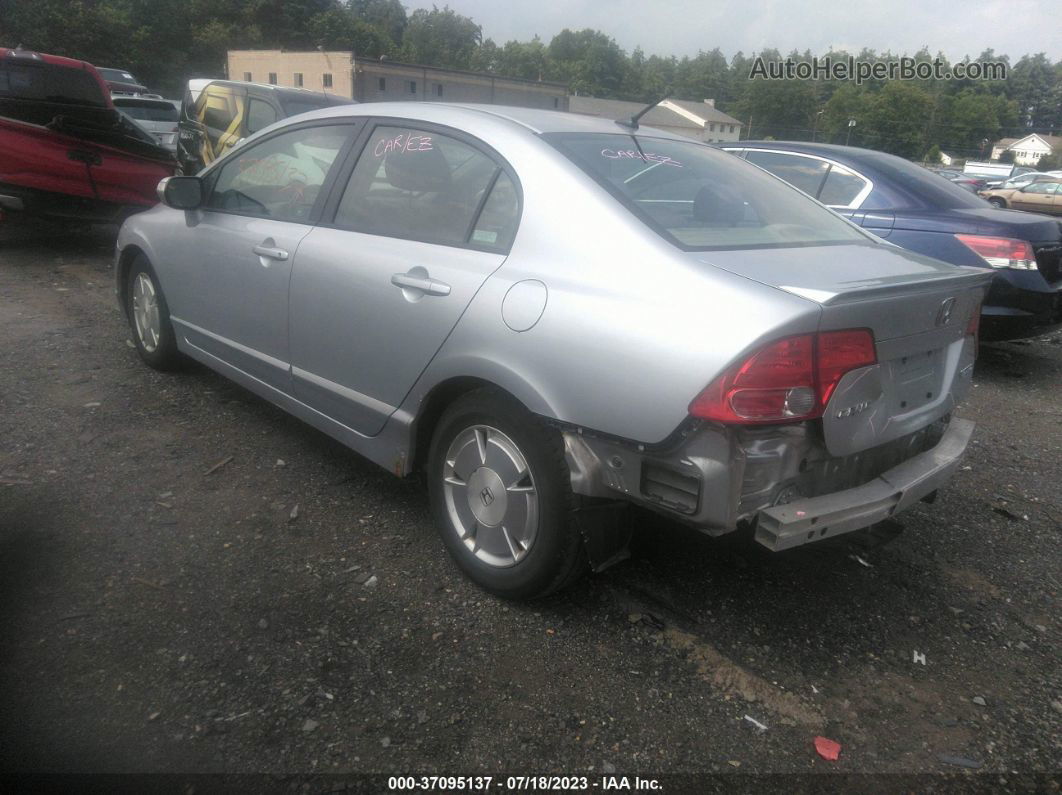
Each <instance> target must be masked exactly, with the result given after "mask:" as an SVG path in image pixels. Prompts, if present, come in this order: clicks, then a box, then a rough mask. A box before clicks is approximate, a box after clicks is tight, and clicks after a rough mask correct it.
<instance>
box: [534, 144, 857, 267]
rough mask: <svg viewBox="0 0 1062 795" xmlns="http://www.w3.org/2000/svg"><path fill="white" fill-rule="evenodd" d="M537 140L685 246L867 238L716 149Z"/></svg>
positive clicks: (821, 242)
mask: <svg viewBox="0 0 1062 795" xmlns="http://www.w3.org/2000/svg"><path fill="white" fill-rule="evenodd" d="M543 137H544V138H545V139H546V140H548V141H549V142H550V143H552V144H553V145H554V146H556V147H557V148H558V149H559V150H560V151H561V152H563V153H564V154H565V155H567V156H568V157H569V158H570V159H571V160H572V161H573V162H574V163H575V164H576V165H578V166H579V167H580V168H581V169H583V170H584V171H585V172H586V173H588V174H589V175H590V176H591V177H593V178H594V179H595V180H597V181H598V182H599V183H600V184H601V185H603V186H604V187H605V188H606V189H607V190H609V192H611V193H612V194H613V195H614V196H615V197H616V198H617V199H619V200H620V201H621V202H623V204H624V205H626V206H627V208H628V209H630V210H631V212H633V213H634V214H635V215H636V216H638V217H639V218H640V219H642V220H643V221H644V222H645V223H646V224H648V225H649V226H650V227H651V228H652V229H654V230H655V231H657V232H658V233H659V234H661V235H663V236H664V237H665V238H667V239H669V240H670V241H671V242H673V243H675V244H676V245H678V246H679V247H680V248H683V249H685V250H687V251H700V250H707V249H720V248H766V247H783V246H801V245H804V246H810V245H825V244H837V243H852V242H867V240H868V239H869V238H868V236H867V235H866V234H864V233H862V232H861V231H859V230H858V229H856V228H854V227H853V226H852V225H851V224H849V223H848V222H846V221H844V220H843V219H842V218H840V217H839V216H837V215H835V214H834V213H833V212H832V211H830V210H828V209H826V208H825V207H823V206H822V205H821V204H819V203H818V202H816V201H814V200H812V199H810V198H808V197H807V196H805V195H804V194H803V193H802V192H800V191H799V190H796V189H795V188H792V187H790V186H789V185H787V184H786V183H784V182H782V181H781V180H780V179H777V178H776V177H773V176H771V175H770V174H768V173H767V172H765V171H763V170H762V169H759V168H757V167H755V166H751V165H749V164H748V163H745V162H743V161H742V160H740V159H739V158H736V157H734V156H733V155H731V154H728V153H727V152H723V151H721V150H719V149H713V148H712V147H708V146H704V145H702V144H698V143H695V142H693V141H690V142H689V143H687V142H685V141H675V140H671V139H666V138H652V137H646V136H642V135H638V134H627V135H623V134H614V135H610V134H607V133H603V134H587V133H579V134H549V135H545V136H543Z"/></svg>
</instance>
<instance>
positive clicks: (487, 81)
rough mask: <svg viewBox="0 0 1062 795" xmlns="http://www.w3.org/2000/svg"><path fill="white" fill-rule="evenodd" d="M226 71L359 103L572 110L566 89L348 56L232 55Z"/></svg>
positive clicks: (280, 52) (255, 52)
mask: <svg viewBox="0 0 1062 795" xmlns="http://www.w3.org/2000/svg"><path fill="white" fill-rule="evenodd" d="M227 68H228V78H229V80H242V81H244V82H248V83H268V84H272V85H278V86H292V87H295V88H306V89H310V90H311V91H324V92H326V93H329V94H338V95H339V96H343V97H350V98H352V99H356V100H357V101H359V102H383V101H400V100H401V101H406V100H413V101H424V102H483V103H488V104H494V105H517V106H520V107H527V108H548V109H550V110H567V109H568V88H567V86H565V85H564V84H563V83H547V82H544V81H537V80H521V79H519V78H512V77H498V76H497V75H492V74H488V73H485V72H463V71H459V70H456V69H438V68H436V67H434V66H419V65H416V64H405V63H399V62H397V61H387V60H384V61H380V60H371V59H363V58H357V59H356V58H355V57H354V54H353V53H352V52H350V51H349V50H323V51H319V50H310V51H307V52H292V51H287V50H229V53H228V63H227Z"/></svg>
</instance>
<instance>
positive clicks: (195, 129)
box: [177, 80, 354, 174]
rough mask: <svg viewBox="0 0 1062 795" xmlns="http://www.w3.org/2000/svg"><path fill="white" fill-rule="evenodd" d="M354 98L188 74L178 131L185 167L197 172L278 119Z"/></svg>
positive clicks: (184, 170)
mask: <svg viewBox="0 0 1062 795" xmlns="http://www.w3.org/2000/svg"><path fill="white" fill-rule="evenodd" d="M353 102H354V100H352V99H344V98H343V97H337V96H335V95H334V94H323V93H321V92H318V91H308V90H306V89H303V88H281V87H280V86H272V85H262V84H260V83H241V82H239V81H235V80H189V81H188V86H187V88H186V90H185V93H184V101H183V102H182V103H181V118H180V122H179V123H178V132H177V160H178V162H179V163H180V165H181V173H183V174H196V173H198V172H199V171H200V170H201V169H202V168H203V167H205V166H207V165H209V164H210V163H212V162H213V161H215V160H217V159H218V158H219V157H221V156H222V155H223V154H225V153H226V152H227V151H228V150H229V149H231V148H232V147H233V146H235V145H236V144H237V143H239V142H240V141H242V140H243V139H244V138H246V137H248V136H249V135H252V134H254V133H256V132H258V131H259V130H261V129H264V128H265V127H268V126H269V125H270V124H272V123H273V122H275V121H277V120H279V119H284V118H287V117H288V116H295V115H297V114H299V113H306V112H307V111H311V110H318V109H319V108H326V107H329V106H331V105H350V104H353Z"/></svg>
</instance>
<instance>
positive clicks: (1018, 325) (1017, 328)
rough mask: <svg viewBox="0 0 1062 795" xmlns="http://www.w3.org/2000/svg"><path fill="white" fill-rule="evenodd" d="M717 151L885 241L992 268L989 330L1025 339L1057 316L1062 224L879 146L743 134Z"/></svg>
mask: <svg viewBox="0 0 1062 795" xmlns="http://www.w3.org/2000/svg"><path fill="white" fill-rule="evenodd" d="M723 148H724V149H726V150H727V151H729V152H731V153H733V154H735V155H737V156H739V157H743V158H744V159H745V160H747V161H748V162H750V163H754V164H755V165H757V166H760V167H761V168H763V169H765V170H767V171H769V172H771V173H772V174H774V175H775V176H777V177H780V178H781V179H783V180H785V181H786V182H788V183H790V184H791V185H793V186H794V187H796V188H799V189H800V190H802V191H804V192H805V193H807V194H808V195H810V196H813V197H814V198H816V199H818V200H819V201H821V202H822V203H823V204H825V205H827V206H829V207H830V208H832V209H833V210H835V211H836V212H838V213H840V214H841V215H843V216H844V217H845V218H848V219H849V220H851V221H852V222H853V223H856V224H859V225H860V226H862V227H863V228H864V229H867V230H869V231H871V232H873V233H874V234H875V235H877V236H878V237H880V238H883V239H884V240H887V241H888V242H889V243H892V244H894V245H896V246H899V247H901V248H904V249H906V250H908V251H914V252H917V253H919V254H924V255H927V256H930V257H935V258H936V259H938V260H942V261H944V262H948V263H951V264H952V265H968V266H973V267H980V268H987V269H989V270H991V271H992V272H993V274H994V278H993V280H992V287H991V289H990V290H989V292H988V296H987V298H986V299H985V303H984V307H983V308H982V312H983V315H984V320H985V324H984V333H985V334H986V336H989V337H994V338H997V339H1003V338H1013V337H1020V336H1028V335H1032V334H1038V333H1041V332H1042V331H1043V330H1044V328H1045V326H1046V325H1048V324H1053V323H1057V322H1059V321H1062V227H1060V225H1059V223H1058V221H1057V220H1054V219H1052V218H1049V217H1045V216H1043V215H1038V214H1036V215H1034V214H1029V213H1019V212H1011V211H1004V210H1001V209H998V208H996V207H992V206H990V205H988V204H987V203H986V202H985V201H984V200H983V199H981V198H979V197H978V196H976V195H974V194H971V193H969V192H967V191H965V190H962V189H961V188H958V187H956V186H954V185H952V184H950V183H949V182H948V181H946V180H942V179H940V178H939V177H937V176H936V175H934V174H932V173H930V172H928V171H926V170H925V169H924V168H922V167H920V166H917V165H914V164H913V163H910V162H908V161H906V160H904V159H902V158H899V157H895V156H893V155H888V154H885V153H883V152H874V151H871V150H867V149H858V148H855V147H845V146H834V145H830V144H811V143H783V142H778V141H742V142H740V143H734V144H725V145H723ZM1033 184H1039V183H1033Z"/></svg>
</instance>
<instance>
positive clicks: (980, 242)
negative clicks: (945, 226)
mask: <svg viewBox="0 0 1062 795" xmlns="http://www.w3.org/2000/svg"><path fill="white" fill-rule="evenodd" d="M955 237H956V238H958V240H959V242H960V243H962V244H963V245H964V246H966V247H967V248H968V249H970V250H971V251H973V252H974V253H975V254H977V255H978V256H980V257H981V259H983V260H984V261H985V262H987V263H988V264H989V265H991V266H992V267H993V268H1015V269H1017V270H1024V271H1034V270H1036V254H1034V253H1033V248H1032V245H1031V244H1030V243H1029V241H1028V240H1015V239H1014V238H1010V237H985V236H984V235H955Z"/></svg>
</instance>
